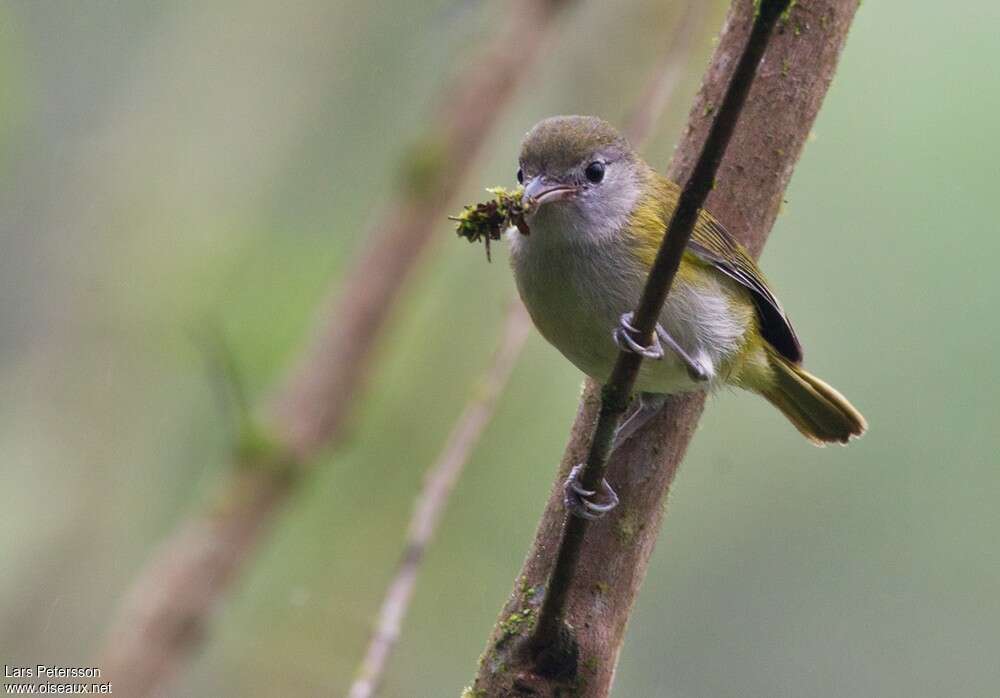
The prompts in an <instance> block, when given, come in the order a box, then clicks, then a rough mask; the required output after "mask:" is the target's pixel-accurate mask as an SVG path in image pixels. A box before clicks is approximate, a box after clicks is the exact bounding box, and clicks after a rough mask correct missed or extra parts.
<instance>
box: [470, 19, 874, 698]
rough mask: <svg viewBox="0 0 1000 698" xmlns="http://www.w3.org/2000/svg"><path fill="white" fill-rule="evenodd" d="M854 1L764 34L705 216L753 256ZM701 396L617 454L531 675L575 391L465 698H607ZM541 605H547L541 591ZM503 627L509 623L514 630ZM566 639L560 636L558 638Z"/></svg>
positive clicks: (589, 392)
mask: <svg viewBox="0 0 1000 698" xmlns="http://www.w3.org/2000/svg"><path fill="white" fill-rule="evenodd" d="M754 6H755V3H754V2H753V1H752V0H737V1H736V2H734V4H733V6H732V8H731V10H730V13H729V16H728V18H727V21H726V25H725V28H724V30H723V34H722V36H721V39H720V41H719V45H718V47H717V48H716V51H715V54H714V56H713V58H712V61H711V64H710V65H709V67H708V71H707V73H706V76H705V78H704V81H703V83H702V87H701V90H700V92H699V94H698V96H697V98H696V100H695V104H694V106H693V108H692V110H691V113H690V117H689V121H688V128H687V130H686V132H685V133H684V136H683V139H682V142H681V144H680V145H679V147H678V149H677V151H676V153H675V156H674V159H673V162H672V163H671V166H670V168H669V169H668V175H669V176H670V177H671V178H672V179H674V180H675V181H687V180H688V178H689V177H691V173H692V170H693V168H694V166H695V161H696V159H697V157H698V153H699V152H700V151H701V148H702V144H703V143H705V141H706V139H707V136H708V132H709V129H710V128H711V125H712V123H713V122H714V121H715V120H714V119H713V118H712V115H713V113H714V112H715V110H716V108H717V105H719V104H720V103H721V102H722V95H723V93H724V91H725V89H726V86H727V84H728V83H729V80H730V76H731V75H732V73H733V71H734V66H735V65H736V63H737V59H738V57H739V56H740V55H741V53H742V51H743V47H744V46H745V45H746V43H747V39H748V33H749V31H750V27H751V25H752V24H753V20H754V17H755V8H754ZM856 8H857V0H812V1H811V2H799V3H795V5H794V7H793V8H792V10H791V12H790V14H789V15H788V16H787V17H786V18H783V19H782V20H781V23H780V24H779V27H778V29H777V31H775V33H774V35H773V36H772V40H771V42H770V43H769V45H768V47H767V50H766V52H765V53H764V57H763V60H762V61H761V63H760V68H759V71H758V76H757V79H756V80H755V81H754V84H753V86H752V88H751V90H750V93H749V96H748V98H747V101H746V103H745V105H744V108H743V111H742V115H741V117H740V120H739V122H738V123H737V124H736V129H735V132H734V133H733V137H732V141H731V143H730V146H729V148H728V149H727V151H726V155H725V157H724V158H723V159H722V164H721V167H720V170H719V172H720V174H719V177H718V179H717V181H716V182H715V186H714V187H713V188H712V190H711V193H710V194H709V196H708V200H707V206H708V207H709V208H711V210H712V211H713V213H714V214H715V215H716V217H717V218H719V219H720V220H722V221H723V222H725V223H726V225H727V227H728V228H729V229H730V230H731V231H732V232H733V233H734V235H736V236H737V237H738V238H739V239H740V240H741V241H742V242H743V243H744V244H745V245H746V246H747V247H748V248H749V249H750V250H751V251H752V252H753V253H754V254H759V252H760V249H761V248H762V246H763V244H764V241H765V239H766V237H767V234H768V232H769V230H770V228H771V225H772V224H773V222H774V218H775V216H776V215H777V211H778V206H779V204H780V202H781V197H782V194H783V192H784V190H785V187H786V185H787V183H788V180H789V179H790V177H791V173H792V169H793V167H794V164H795V162H796V160H797V159H798V156H799V154H800V152H801V150H802V146H803V144H804V143H805V139H806V137H807V136H808V134H809V131H810V129H811V128H812V124H813V122H814V120H815V118H816V114H817V113H818V111H819V107H820V104H821V103H822V100H823V97H824V95H825V94H826V91H827V88H828V86H829V84H830V81H831V79H832V76H833V73H834V70H835V68H836V64H837V60H838V58H839V55H840V51H841V49H842V47H843V44H844V41H845V39H846V36H847V31H848V28H849V27H850V23H851V20H852V18H853V16H854V12H855V10H856ZM704 399H705V398H704V394H700V393H699V394H692V395H680V396H674V397H672V398H670V400H669V401H668V404H667V407H666V408H665V409H664V410H663V411H662V412H661V413H660V414H659V415H658V416H657V417H656V418H655V419H653V420H651V422H650V423H649V424H647V425H646V426H645V427H644V428H643V429H641V430H640V431H639V432H637V434H636V435H635V436H633V438H632V439H630V440H629V441H628V442H627V443H625V444H624V445H623V446H622V448H621V449H619V450H617V451H616V452H615V454H614V458H612V461H611V463H610V465H609V473H610V477H609V479H611V480H612V482H613V486H614V488H615V489H616V490H617V491H618V493H619V495H620V496H621V499H622V505H621V506H619V507H618V508H617V509H616V510H614V511H613V512H612V513H611V514H609V515H608V516H607V517H605V519H603V520H602V522H601V523H599V524H598V525H594V526H590V527H588V528H587V529H586V531H585V535H584V536H582V545H581V546H580V550H579V558H578V560H577V564H576V565H575V569H574V573H573V574H572V579H571V584H569V585H568V588H567V589H566V590H565V604H564V609H565V613H559V614H558V615H559V616H560V617H562V618H564V619H565V620H566V621H567V625H566V626H563V627H566V628H567V631H566V632H567V633H570V632H571V638H570V643H568V644H571V645H572V648H573V649H574V650H575V652H574V653H571V654H570V655H566V656H563V657H561V659H563V660H565V661H563V662H562V663H561V664H558V665H557V666H552V665H549V666H543V667H541V669H540V667H539V664H538V661H537V660H538V657H537V656H536V653H535V651H533V650H536V649H537V647H532V646H531V645H530V643H526V642H524V641H523V638H521V637H519V636H520V635H521V634H522V633H523V632H524V631H526V630H528V629H530V625H531V624H530V623H525V622H524V619H525V618H528V619H530V618H531V617H533V616H534V615H535V614H537V613H538V612H539V609H538V606H539V603H540V600H539V598H538V597H539V596H540V594H539V593H538V591H539V590H540V589H545V586H546V584H547V583H548V581H549V579H550V577H551V575H552V572H553V569H554V567H555V564H556V559H555V556H554V555H553V551H554V550H556V549H557V547H558V546H559V543H560V540H561V539H562V536H563V531H564V526H563V523H564V521H563V519H564V514H565V512H564V506H563V502H562V483H563V480H564V479H565V477H566V475H567V473H568V472H569V469H570V468H571V467H573V466H574V465H575V464H576V463H579V462H581V461H582V460H584V458H585V457H586V456H587V453H588V450H589V446H590V444H591V439H592V435H593V434H594V431H595V426H596V424H597V422H598V413H599V411H600V408H601V399H600V387H599V386H598V385H596V384H595V383H594V382H593V381H588V382H587V385H586V388H585V392H584V395H583V399H582V401H581V405H580V410H579V412H578V415H577V419H576V422H575V423H574V425H573V430H572V433H571V436H570V441H569V443H568V445H567V448H566V452H565V454H564V457H563V462H562V464H561V468H560V474H559V476H558V478H557V480H556V484H555V486H554V488H553V490H552V493H551V495H550V497H549V501H548V504H547V505H546V509H545V512H544V514H543V516H542V520H541V522H540V524H539V527H538V530H537V533H536V537H535V541H534V544H533V546H532V549H531V551H530V552H529V554H528V556H527V558H526V561H525V563H524V567H523V568H522V572H521V575H520V576H519V577H518V581H517V584H516V586H515V589H514V592H513V594H512V595H511V597H510V599H509V600H508V602H507V604H506V606H505V608H504V609H503V611H502V612H501V615H500V619H499V621H498V622H497V625H496V626H495V628H494V630H493V634H492V636H491V638H490V641H489V644H488V646H487V648H486V651H485V652H484V654H483V659H482V661H481V662H480V667H479V671H478V675H477V677H476V681H475V684H474V685H473V687H471V688H470V689H468V691H467V695H470V696H489V697H490V698H497V697H507V696H523V695H532V696H545V697H554V696H556V695H564V694H566V693H567V692H570V693H572V694H573V695H575V696H581V697H584V698H596V697H598V696H606V695H607V694H608V691H609V690H610V686H611V682H612V679H613V676H614V670H615V666H616V664H617V660H618V654H619V651H620V648H621V643H622V641H623V639H624V632H625V626H626V623H627V621H628V618H629V615H630V613H631V609H632V606H633V604H634V602H635V598H636V596H637V594H638V591H639V587H640V585H641V583H642V580H643V577H644V576H645V572H646V568H647V565H648V562H649V557H650V555H651V553H652V550H653V545H654V543H655V540H656V537H657V534H658V532H659V528H660V524H661V521H662V515H663V507H662V502H663V498H664V496H665V495H666V493H667V491H668V489H669V486H670V483H671V482H672V481H673V477H674V475H675V473H676V471H677V467H678V465H679V463H680V460H681V458H682V457H683V455H684V452H685V450H686V448H687V444H688V442H689V441H690V438H691V436H692V434H693V433H694V429H695V426H696V424H697V421H698V418H699V416H700V414H701V410H702V408H703V405H704ZM545 591H546V595H547V594H549V593H551V590H550V589H545ZM515 621H516V622H515ZM570 628H571V629H572V630H571V631H570V630H569V629H570Z"/></svg>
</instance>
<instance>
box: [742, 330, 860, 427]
mask: <svg viewBox="0 0 1000 698" xmlns="http://www.w3.org/2000/svg"><path fill="white" fill-rule="evenodd" d="M765 351H766V353H767V359H768V368H769V369H770V373H771V376H770V380H768V381H762V383H763V385H760V387H757V391H758V392H759V393H760V394H761V395H763V396H764V397H765V398H767V400H768V401H769V402H770V403H771V404H772V405H774V406H775V407H777V408H778V409H779V410H781V412H782V414H784V415H785V416H786V417H788V421H790V422H791V423H792V424H793V425H795V428H796V429H798V430H799V431H800V432H802V434H803V435H804V436H805V437H806V438H807V439H809V440H810V441H812V442H813V443H814V444H816V445H817V446H822V445H824V444H827V443H831V442H837V443H847V442H848V441H849V440H850V439H851V437H856V436H861V435H862V434H863V433H864V432H865V430H866V429H867V428H868V422H866V421H865V418H864V417H863V416H862V414H861V413H860V412H858V410H857V409H855V407H854V405H852V404H851V403H850V402H848V401H847V398H845V397H844V396H843V395H841V394H840V393H839V392H837V391H836V390H835V389H834V388H832V387H830V386H829V385H827V384H826V383H824V382H823V381H821V380H820V379H819V378H817V377H816V376H814V375H812V374H811V373H809V372H808V371H806V370H805V369H803V368H802V367H801V366H798V365H796V364H793V363H792V362H790V361H788V360H787V359H785V357H783V356H781V355H780V354H778V353H777V352H776V351H774V350H773V349H771V348H770V347H767V348H766V349H765Z"/></svg>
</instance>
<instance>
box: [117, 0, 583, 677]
mask: <svg viewBox="0 0 1000 698" xmlns="http://www.w3.org/2000/svg"><path fill="white" fill-rule="evenodd" d="M570 4H571V0H519V2H517V3H515V4H512V6H511V7H510V8H508V9H507V11H506V13H505V14H506V16H507V18H508V22H507V26H506V27H505V28H504V29H503V30H502V31H500V32H499V33H498V35H497V36H496V39H495V40H494V41H492V42H491V43H490V44H489V45H488V46H487V47H486V48H485V50H484V51H483V53H482V54H481V55H480V56H478V58H476V59H473V60H470V61H468V62H467V64H466V66H467V67H466V68H464V69H463V70H462V72H461V73H460V74H459V75H458V76H457V79H456V81H455V83H454V84H452V85H451V86H450V88H449V89H448V90H446V92H445V94H444V96H443V98H442V100H441V103H440V104H439V108H438V109H437V112H436V113H435V114H432V115H431V116H429V117H428V118H427V120H426V123H427V124H428V125H429V128H428V131H427V132H426V133H425V134H424V135H423V137H422V138H421V139H420V140H419V141H418V144H417V147H416V148H415V149H414V152H413V153H411V155H410V156H409V158H408V160H407V161H406V162H405V163H404V165H405V166H404V167H403V168H402V169H403V170H404V172H405V174H406V177H405V181H404V182H403V184H402V186H401V189H400V190H399V191H398V192H397V194H396V196H395V197H394V199H393V200H392V201H390V203H389V204H388V205H387V207H386V213H385V214H384V215H383V216H382V217H381V220H379V221H378V222H377V223H376V224H375V225H374V226H373V228H372V233H371V234H370V235H369V236H368V238H367V240H368V242H367V243H366V245H365V246H364V248H363V249H362V250H361V252H360V254H359V255H358V261H357V262H356V263H355V264H354V265H353V266H352V267H351V270H350V272H349V274H348V276H347V278H346V279H345V280H344V281H343V282H342V283H338V284H336V285H335V287H334V288H333V290H332V291H331V293H330V300H329V301H328V303H327V306H326V307H327V308H328V310H327V311H326V312H324V313H322V314H321V315H320V317H319V318H318V319H317V331H316V334H315V337H314V339H313V341H312V342H311V343H310V344H309V345H308V346H307V348H306V350H305V351H304V352H303V358H302V360H301V361H300V363H299V364H298V365H297V367H296V368H295V369H294V370H293V371H292V372H291V373H290V376H289V378H288V380H287V381H286V382H285V383H284V384H283V385H282V386H281V387H279V389H278V390H277V392H276V395H275V398H274V400H273V402H272V405H273V409H271V410H261V411H262V412H266V415H265V416H264V417H263V419H262V424H259V425H257V426H256V427H254V431H255V432H256V433H255V434H254V435H253V438H251V439H245V441H246V442H247V443H248V444H250V445H251V446H252V448H249V449H248V448H241V449H240V450H239V451H238V452H237V453H236V454H235V455H234V458H233V464H234V465H235V466H237V467H234V468H232V469H231V470H230V471H229V473H227V475H226V477H225V479H224V480H223V482H222V483H221V485H220V487H219V494H218V495H217V497H216V498H215V502H216V504H215V506H214V507H212V508H211V510H209V511H207V512H200V513H198V514H196V515H195V516H193V517H192V518H190V519H189V520H188V521H186V522H184V523H182V525H181V526H180V527H179V529H178V530H177V531H175V532H174V533H173V534H172V535H171V536H170V537H169V538H168V539H167V540H166V541H164V542H163V544H162V545H161V546H160V548H159V550H158V551H157V552H156V553H155V554H154V555H153V558H152V560H151V561H150V562H149V563H148V564H147V565H146V566H145V568H144V569H143V570H141V572H140V573H139V575H138V576H137V578H136V579H135V581H134V582H133V585H132V588H131V590H130V591H129V592H128V594H127V595H126V596H125V599H124V601H123V603H122V605H121V607H120V609H119V612H118V614H117V619H116V620H115V622H114V624H113V625H112V627H111V629H110V631H109V634H108V640H107V643H106V645H105V647H104V649H103V652H102V654H101V659H100V663H101V666H102V667H103V668H104V669H105V671H106V674H107V675H108V677H109V678H110V679H111V680H112V681H113V682H114V684H115V688H116V692H120V693H122V694H123V695H129V696H145V695H148V694H149V693H151V692H154V691H155V690H156V689H158V688H159V687H160V686H161V685H162V684H163V683H164V682H165V681H166V680H167V678H168V677H169V676H170V675H171V674H172V673H173V672H174V671H175V670H176V668H177V667H178V666H179V665H180V664H181V663H182V662H183V661H184V659H185V658H186V657H187V656H189V655H190V654H191V653H192V652H193V651H194V650H195V649H196V648H197V647H199V646H200V644H201V641H202V638H203V636H204V631H205V628H206V626H207V623H208V620H209V617H210V615H211V611H212V610H213V609H214V607H215V605H216V604H217V603H218V602H219V601H220V600H221V599H222V597H223V596H224V594H225V592H226V591H227V590H228V588H229V586H230V585H231V583H232V582H233V580H234V579H236V577H237V575H238V573H239V570H240V567H241V565H242V564H243V563H244V562H245V561H246V560H247V559H248V558H249V557H250V556H251V555H252V554H253V552H254V551H255V549H256V546H257V544H258V542H259V540H260V538H261V535H262V534H263V533H264V532H265V531H266V530H267V529H268V527H269V525H270V523H271V522H272V520H273V514H274V513H275V511H277V510H278V508H279V507H280V506H281V505H282V504H283V503H284V502H285V501H286V500H287V499H288V495H289V494H290V492H291V491H292V489H293V487H294V485H295V484H296V482H297V481H298V480H299V479H300V475H301V474H302V472H304V471H305V470H306V469H307V468H308V467H309V466H310V465H311V462H312V461H313V459H314V458H315V457H316V456H317V455H318V454H319V453H321V452H322V451H323V450H324V449H327V448H329V447H330V446H331V445H332V444H333V443H335V441H336V439H337V438H338V436H340V434H341V433H342V431H343V427H344V424H345V421H346V418H347V416H348V414H349V412H350V408H351V405H352V401H353V398H354V396H355V395H356V394H357V392H358V390H359V388H360V386H361V385H362V383H363V380H364V377H365V375H366V372H367V368H368V365H369V364H370V362H371V358H372V355H373V351H372V350H373V347H374V346H375V345H376V340H377V338H378V336H379V334H380V331H381V330H382V328H383V326H384V325H385V322H386V319H387V318H388V316H389V311H390V309H391V308H392V306H393V303H394V302H395V300H396V299H397V297H398V296H399V294H400V290H401V289H402V287H403V284H404V283H405V281H406V280H407V278H408V275H409V272H410V271H411V270H412V269H413V268H414V266H415V265H416V263H417V261H418V260H419V258H420V256H421V252H422V251H423V250H424V248H425V247H426V246H427V243H428V242H429V241H430V240H431V239H432V237H433V234H434V233H435V232H436V231H439V230H440V227H439V224H440V222H441V220H442V219H443V218H444V215H445V210H446V207H447V206H448V205H449V202H450V200H451V198H452V196H453V195H454V194H455V192H456V191H457V189H458V188H459V186H460V184H461V183H462V181H463V179H464V177H465V175H466V173H467V172H468V171H469V169H470V168H471V167H472V165H473V164H474V162H475V155H476V154H477V153H478V152H479V150H480V149H481V146H482V145H483V143H484V142H486V141H487V140H488V137H489V134H490V132H491V127H492V126H493V124H494V123H495V122H496V120H497V119H498V117H499V115H500V114H501V113H502V108H503V106H504V105H505V104H506V103H507V102H508V101H509V100H510V97H511V95H512V94H513V92H514V88H515V87H516V85H517V83H518V80H519V79H520V78H521V77H522V76H524V75H527V74H530V70H527V67H528V66H530V65H531V63H532V61H533V60H534V58H535V57H536V56H537V55H538V53H539V52H540V51H541V49H542V48H543V47H544V45H545V37H546V36H547V33H548V30H549V28H550V27H551V26H552V24H553V20H554V18H555V17H556V15H557V12H558V10H559V9H561V8H562V7H564V6H567V5H570ZM244 445H246V444H244Z"/></svg>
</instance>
